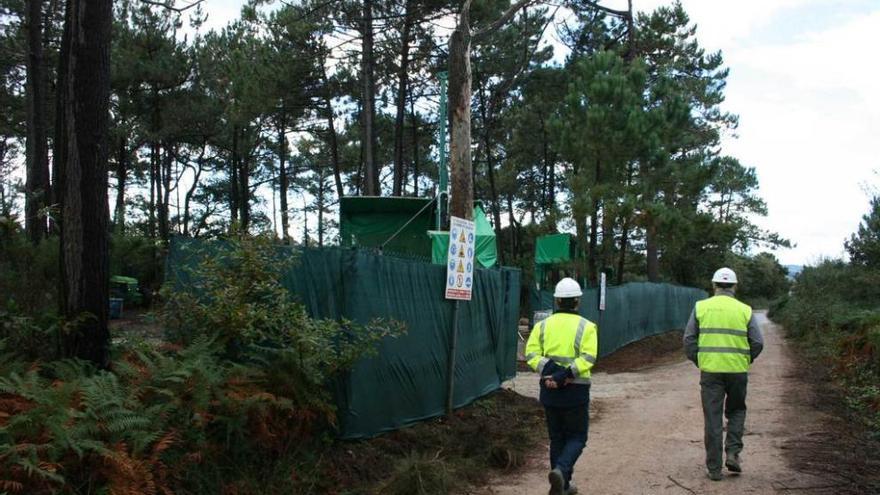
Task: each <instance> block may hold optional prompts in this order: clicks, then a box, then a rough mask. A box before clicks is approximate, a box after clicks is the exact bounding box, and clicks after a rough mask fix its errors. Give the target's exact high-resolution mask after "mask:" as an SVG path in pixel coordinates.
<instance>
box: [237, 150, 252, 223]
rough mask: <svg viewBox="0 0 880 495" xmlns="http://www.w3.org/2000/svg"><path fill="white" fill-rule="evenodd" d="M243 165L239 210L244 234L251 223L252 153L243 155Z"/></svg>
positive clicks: (240, 169) (239, 182) (240, 178)
mask: <svg viewBox="0 0 880 495" xmlns="http://www.w3.org/2000/svg"><path fill="white" fill-rule="evenodd" d="M240 161H241V167H240V168H239V173H240V174H241V175H240V176H239V179H238V185H239V187H240V188H241V189H240V192H239V205H238V211H239V215H240V216H241V231H242V233H244V234H247V232H248V229H249V228H250V223H251V208H250V206H251V195H250V192H251V191H250V177H251V163H250V161H251V157H250V154H248V155H245V156H244V157H242V159H241V160H240Z"/></svg>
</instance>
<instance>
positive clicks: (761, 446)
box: [478, 314, 835, 495]
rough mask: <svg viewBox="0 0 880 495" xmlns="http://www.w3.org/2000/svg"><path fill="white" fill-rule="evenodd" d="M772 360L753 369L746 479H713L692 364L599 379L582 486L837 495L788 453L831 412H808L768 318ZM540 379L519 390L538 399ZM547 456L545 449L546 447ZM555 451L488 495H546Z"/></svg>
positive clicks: (526, 378)
mask: <svg viewBox="0 0 880 495" xmlns="http://www.w3.org/2000/svg"><path fill="white" fill-rule="evenodd" d="M759 317H760V319H761V324H762V329H763V332H764V338H765V341H766V342H765V348H764V353H763V354H762V355H761V356H760V357H759V358H758V360H757V361H756V362H755V364H754V366H753V367H752V371H751V375H750V378H749V391H748V397H747V404H748V416H747V419H746V435H745V437H744V443H745V450H744V452H743V469H744V473H743V474H742V475H738V476H736V475H731V474H729V473H727V472H726V471H725V479H724V480H723V481H721V482H712V481H709V480H708V479H707V478H706V474H705V465H704V453H703V416H702V410H701V408H700V386H699V371H698V370H697V369H696V368H695V367H694V365H693V364H691V363H690V362H688V361H682V362H678V363H675V364H671V365H665V366H661V367H657V368H652V369H648V370H644V371H640V372H636V373H619V374H611V375H609V374H604V373H597V374H596V375H595V376H594V377H593V388H592V397H593V403H594V406H595V407H594V409H595V410H594V411H593V413H592V414H591V416H593V420H592V421H591V425H590V438H589V442H588V444H587V448H586V450H585V451H584V454H583V456H582V457H581V459H580V461H579V462H578V465H577V466H576V469H575V474H574V479H573V482H574V484H575V485H577V486H578V488H580V492H581V493H582V494H602V495H610V494H626V495H630V494H666V493H668V494H687V493H691V494H724V493H789V492H791V493H810V494H816V493H835V490H834V488H833V487H831V486H830V485H831V483H829V482H828V481H826V480H823V479H822V478H821V477H819V476H813V475H810V474H807V473H802V472H797V471H796V470H795V469H794V468H793V467H792V466H791V464H790V463H789V462H788V460H787V459H786V448H792V446H793V445H796V439H797V438H798V437H799V436H803V435H807V436H813V435H817V434H820V432H821V431H822V430H821V425H822V422H823V420H824V416H823V414H822V413H819V412H817V411H815V410H814V409H813V408H811V407H810V406H809V405H808V400H807V396H806V394H805V393H804V390H803V385H802V384H800V383H798V381H797V379H796V376H795V373H796V371H795V366H794V363H793V361H792V359H791V357H790V355H789V351H788V350H787V349H786V347H785V345H784V342H783V339H782V337H781V335H780V334H779V333H780V332H779V329H778V328H777V327H776V326H775V325H774V324H773V323H771V322H769V320H767V319H766V317H765V316H764V315H763V314H761V315H759ZM536 384H537V378H536V377H535V375H533V374H523V375H522V376H518V377H517V380H515V382H513V383H512V384H511V385H510V386H511V388H513V389H515V390H517V392H520V393H523V394H526V395H532V396H536V394H537V387H536ZM545 447H546V446H545ZM546 464H547V460H546V448H545V449H544V450H543V451H542V452H541V454H540V456H536V457H535V459H533V460H532V461H531V463H530V465H529V467H528V468H527V469H524V470H523V471H524V472H523V473H522V474H520V475H518V476H514V477H509V478H505V479H501V480H496V481H495V483H493V484H492V485H491V486H490V487H486V488H484V489H482V490H481V491H479V492H478V493H479V494H481V495H490V494H492V495H502V494H511V495H513V494H517V495H531V494H544V493H547V489H548V485H547V469H548V468H547V466H546Z"/></svg>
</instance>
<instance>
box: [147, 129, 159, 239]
mask: <svg viewBox="0 0 880 495" xmlns="http://www.w3.org/2000/svg"><path fill="white" fill-rule="evenodd" d="M158 155H159V152H158V150H157V149H156V143H152V144H151V145H150V205H149V209H150V213H149V233H150V239H155V238H156V182H157V181H158V180H159V177H158V174H159V172H158V170H159V166H158V164H157V163H158V160H159V156H158Z"/></svg>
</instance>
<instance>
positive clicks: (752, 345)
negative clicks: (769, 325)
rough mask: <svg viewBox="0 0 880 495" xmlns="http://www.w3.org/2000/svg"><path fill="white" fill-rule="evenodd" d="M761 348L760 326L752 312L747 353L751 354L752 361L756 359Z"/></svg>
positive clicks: (762, 346)
mask: <svg viewBox="0 0 880 495" xmlns="http://www.w3.org/2000/svg"><path fill="white" fill-rule="evenodd" d="M763 350H764V336H763V335H761V327H760V326H759V325H758V320H757V319H756V318H755V313H752V318H751V319H750V320H749V353H750V354H751V356H752V362H754V361H755V359H757V357H758V355H759V354H761V351H763Z"/></svg>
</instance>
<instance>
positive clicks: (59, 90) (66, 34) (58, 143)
mask: <svg viewBox="0 0 880 495" xmlns="http://www.w3.org/2000/svg"><path fill="white" fill-rule="evenodd" d="M72 1H73V0H65V2H64V12H65V17H66V16H67V13H68V12H71V3H72ZM69 51H70V25H69V24H68V23H67V22H66V21H65V22H64V28H63V29H62V31H61V47H60V50H59V56H58V69H57V73H56V76H55V77H56V80H55V93H56V96H55V140H54V142H53V143H52V147H53V149H52V177H53V183H52V197H53V198H54V199H55V202H56V203H58V206H59V207H60V206H63V205H62V203H63V201H64V195H63V194H62V181H61V177H62V175H63V174H62V171H61V169H62V168H63V164H64V163H65V162H66V161H67V145H66V144H65V143H66V141H65V139H64V136H66V134H67V129H66V127H65V126H66V124H67V122H66V119H65V117H64V105H65V99H66V98H67V96H66V94H65V91H66V90H65V88H67V85H68V81H67V79H68V75H67V71H68V66H69V63H68V61H67V53H68V52H69ZM56 228H57V229H59V232H60V229H61V226H60V225H57V226H56Z"/></svg>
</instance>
